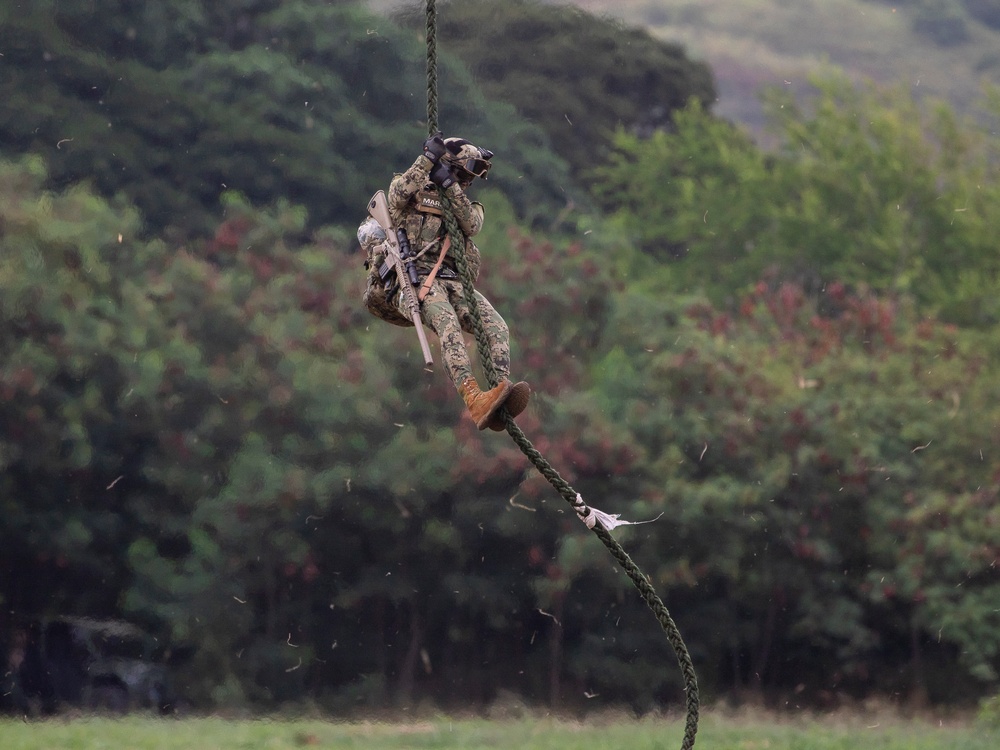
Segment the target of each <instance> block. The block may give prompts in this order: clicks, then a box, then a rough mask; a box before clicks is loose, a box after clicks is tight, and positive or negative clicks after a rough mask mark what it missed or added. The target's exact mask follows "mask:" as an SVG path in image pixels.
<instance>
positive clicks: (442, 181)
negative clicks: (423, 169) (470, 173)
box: [431, 161, 455, 190]
mask: <svg viewBox="0 0 1000 750" xmlns="http://www.w3.org/2000/svg"><path fill="white" fill-rule="evenodd" d="M431 182H433V183H434V184H435V185H437V186H438V187H439V188H441V189H442V190H447V189H448V188H450V187H451V186H452V185H454V184H455V172H454V171H453V170H452V168H451V167H450V166H449V165H447V164H445V163H444V162H443V161H439V162H438V163H437V164H435V165H434V168H433V169H432V170H431Z"/></svg>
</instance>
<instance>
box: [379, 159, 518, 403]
mask: <svg viewBox="0 0 1000 750" xmlns="http://www.w3.org/2000/svg"><path fill="white" fill-rule="evenodd" d="M431 166H432V164H431V161H430V160H429V159H427V158H426V157H424V156H422V155H421V156H418V157H417V160H416V161H415V162H414V163H413V166H411V167H410V168H409V169H407V170H406V171H405V172H403V173H402V174H397V175H396V176H395V177H394V178H393V180H392V184H391V185H390V186H389V194H388V203H389V213H390V215H391V217H392V220H393V223H394V224H395V225H396V226H397V227H403V228H405V230H406V235H407V237H408V238H409V240H410V246H411V247H412V248H413V251H414V252H415V253H418V254H419V257H418V258H417V260H416V261H415V263H416V266H417V270H418V273H419V274H420V277H421V279H424V278H426V277H427V275H428V274H429V273H430V272H431V269H432V268H433V267H434V264H435V263H436V262H437V260H438V256H439V254H440V252H441V243H442V242H443V241H444V238H445V236H446V235H447V228H446V227H445V224H444V219H443V215H442V208H441V203H440V199H439V197H438V191H437V188H436V187H435V186H434V185H433V184H432V183H431V182H430V180H429V170H430V168H431ZM446 194H447V196H448V198H449V199H450V201H451V205H452V211H453V213H454V216H455V219H456V220H457V221H458V224H459V226H460V227H461V228H462V231H463V232H464V233H465V235H466V237H473V236H474V235H476V234H478V233H479V230H480V229H482V227H483V206H482V204H481V203H475V202H473V201H470V200H469V198H468V196H466V195H465V192H464V191H463V190H462V188H461V187H460V186H459V184H458V182H456V183H455V184H454V185H452V186H451V187H450V188H448V190H447V192H446ZM465 257H466V260H467V262H468V264H469V270H470V271H471V273H472V278H473V280H475V279H476V278H478V276H479V265H480V255H479V249H478V248H477V247H476V245H475V243H473V242H472V240H471V239H467V240H466V243H465ZM475 297H476V301H477V302H478V304H479V313H480V317H481V319H482V322H483V327H484V329H485V331H486V336H487V339H488V340H489V354H490V358H491V359H492V361H493V364H494V366H495V367H496V369H497V374H498V375H499V376H500V377H501V378H507V377H508V376H509V375H510V338H509V331H508V329H507V324H506V323H505V322H504V320H503V318H502V317H500V315H499V314H498V313H497V311H496V310H494V309H493V306H492V305H491V304H490V303H489V300H487V299H486V297H484V296H483V295H482V294H480V293H479V292H478V291H477V292H475ZM394 302H395V305H396V307H397V309H398V310H399V311H400V314H401V315H403V316H406V314H407V311H406V310H405V303H404V301H403V295H401V294H398V293H397V294H396V295H395V297H394ZM421 319H422V320H423V322H424V323H425V324H426V325H427V326H429V327H430V328H432V329H433V330H434V332H435V333H436V334H437V335H438V339H439V340H440V341H441V354H442V356H443V358H444V361H445V366H446V367H447V368H448V374H449V375H450V376H451V379H452V381H453V382H454V383H455V387H456V388H459V387H460V386H461V384H462V383H464V382H465V381H466V380H468V379H469V378H471V377H472V363H471V362H470V360H469V353H468V350H467V349H466V346H465V338H464V336H463V335H462V331H466V332H468V333H473V332H474V329H473V324H472V317H471V314H470V311H469V308H468V305H467V304H466V303H465V296H464V292H463V289H462V282H461V280H460V279H459V277H458V271H457V268H456V266H455V259H454V256H453V255H452V249H451V248H449V249H448V252H447V254H446V255H445V258H444V262H443V264H442V266H441V268H440V270H439V271H438V273H437V276H436V277H435V278H434V281H433V284H432V285H431V288H430V291H429V292H428V293H427V296H426V297H425V298H424V301H423V303H422V305H421Z"/></svg>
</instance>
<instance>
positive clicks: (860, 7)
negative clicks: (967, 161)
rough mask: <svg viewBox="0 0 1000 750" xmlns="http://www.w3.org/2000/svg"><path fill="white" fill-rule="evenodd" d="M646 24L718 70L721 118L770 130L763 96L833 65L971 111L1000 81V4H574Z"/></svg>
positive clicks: (858, 0) (911, 0)
mask: <svg viewBox="0 0 1000 750" xmlns="http://www.w3.org/2000/svg"><path fill="white" fill-rule="evenodd" d="M572 2H573V4H574V5H577V6H579V7H581V8H583V9H585V10H588V11H590V12H593V13H597V14H607V15H611V16H616V17H618V18H621V19H622V20H623V21H625V22H626V23H627V24H637V25H642V26H645V27H647V28H648V29H649V30H650V31H651V32H653V34H654V35H656V36H658V37H660V38H662V39H664V40H669V41H672V42H680V43H681V44H683V45H685V47H686V48H687V50H688V52H689V54H691V56H692V57H694V58H696V59H702V60H704V61H706V62H708V64H709V65H710V66H711V68H712V70H713V72H714V74H715V76H716V85H717V88H718V91H719V102H718V104H717V105H716V107H715V108H714V111H715V113H716V114H718V115H721V116H723V117H727V118H729V119H733V120H736V121H739V122H743V123H746V124H747V125H749V126H750V127H752V128H753V129H754V130H755V131H758V132H759V130H760V128H761V126H762V124H763V118H762V111H761V107H760V105H759V98H758V96H759V91H760V89H761V88H762V87H765V86H769V85H777V86H790V87H792V88H793V89H795V90H796V91H798V90H802V89H805V88H806V86H807V84H806V78H807V76H808V75H809V73H810V72H813V71H816V70H818V69H820V68H823V67H824V66H827V65H829V64H830V63H832V64H834V65H836V66H839V67H841V68H843V69H844V70H845V71H846V72H847V73H848V74H849V75H851V77H853V78H861V77H868V78H872V79H874V80H876V81H878V82H880V83H901V84H904V85H905V86H907V87H909V89H910V90H911V91H912V92H913V93H914V94H916V95H918V96H933V97H940V98H945V99H947V100H948V101H950V102H951V103H952V104H953V105H954V106H956V107H957V108H958V109H959V110H967V109H969V108H971V107H972V106H973V101H974V100H975V99H976V97H977V95H978V94H979V92H980V85H981V81H982V80H983V79H984V78H985V79H988V80H991V81H993V82H998V81H1000V2H997V0H899V1H898V2H890V1H882V2H879V1H878V0H795V2H789V0H572Z"/></svg>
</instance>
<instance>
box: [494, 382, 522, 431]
mask: <svg viewBox="0 0 1000 750" xmlns="http://www.w3.org/2000/svg"><path fill="white" fill-rule="evenodd" d="M530 398H531V387H530V386H529V385H528V384H527V383H525V382H524V381H523V380H522V381H521V382H519V383H515V384H514V386H513V387H512V388H511V389H510V393H509V394H508V395H507V398H506V399H505V400H504V401H503V402H502V404H501V406H506V407H507V411H508V412H509V413H510V416H511V417H516V416H517V415H518V414H520V413H521V412H523V411H524V410H525V409H526V408H527V407H528V400H529V399H530ZM487 426H488V427H489V428H490V429H491V430H493V431H494V432H503V431H504V430H506V429H507V420H505V419H504V418H503V414H502V413H501V412H500V409H499V407H498V408H497V410H496V411H495V412H494V413H493V416H492V417H491V418H490V421H489V423H488V424H487Z"/></svg>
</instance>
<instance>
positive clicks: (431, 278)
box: [417, 235, 451, 302]
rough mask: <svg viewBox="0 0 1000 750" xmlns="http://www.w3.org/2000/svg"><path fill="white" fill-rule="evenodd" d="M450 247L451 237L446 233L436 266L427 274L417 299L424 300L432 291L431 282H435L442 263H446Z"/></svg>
mask: <svg viewBox="0 0 1000 750" xmlns="http://www.w3.org/2000/svg"><path fill="white" fill-rule="evenodd" d="M449 247H451V237H449V236H448V235H445V237H444V242H442V243H441V254H440V255H438V259H437V263H435V264H434V268H432V269H431V272H430V273H429V274H427V278H426V279H424V283H423V284H422V285H421V286H420V293H419V294H418V295H417V299H419V300H420V301H421V302H423V301H424V297H426V296H427V294H428V293H429V292H430V290H431V284H433V283H434V277H435V276H437V274H438V271H440V270H441V264H442V263H444V256H445V255H447V254H448V248H449Z"/></svg>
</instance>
